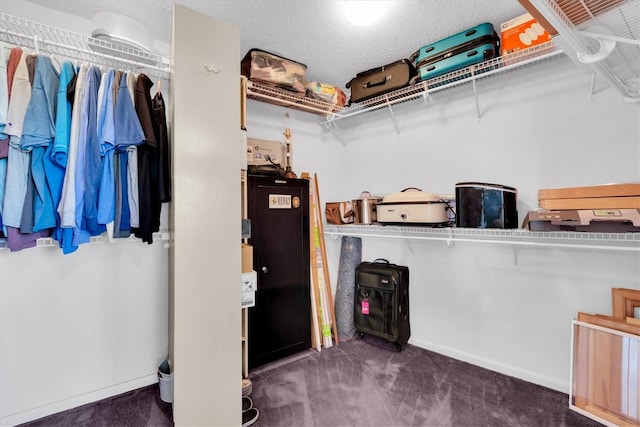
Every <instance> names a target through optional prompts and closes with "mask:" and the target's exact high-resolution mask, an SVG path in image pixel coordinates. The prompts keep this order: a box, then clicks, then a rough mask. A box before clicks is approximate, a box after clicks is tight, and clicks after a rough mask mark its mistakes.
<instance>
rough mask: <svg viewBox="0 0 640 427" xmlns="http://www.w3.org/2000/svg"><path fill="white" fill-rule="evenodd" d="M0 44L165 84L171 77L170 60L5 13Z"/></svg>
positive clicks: (0, 29)
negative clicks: (153, 79) (2, 42)
mask: <svg viewBox="0 0 640 427" xmlns="http://www.w3.org/2000/svg"><path fill="white" fill-rule="evenodd" d="M0 41H4V42H6V43H9V44H12V45H16V46H20V47H22V48H26V49H31V50H33V51H34V52H36V53H38V54H45V55H50V56H52V57H54V58H55V57H57V58H58V59H59V60H68V61H81V62H87V63H91V64H95V65H101V66H105V67H113V68H119V69H123V70H132V71H135V72H142V73H145V74H147V75H149V76H153V77H157V78H160V79H165V80H166V79H168V78H169V75H170V65H169V59H168V58H167V57H163V56H161V55H156V54H154V53H151V52H148V51H144V50H138V49H133V48H130V47H127V46H122V45H119V44H115V43H110V42H107V41H105V40H100V39H96V38H93V37H88V36H86V35H84V34H79V33H74V32H71V31H67V30H64V29H61V28H56V27H52V26H50V25H45V24H41V23H38V22H34V21H30V20H28V19H24V18H19V17H16V16H12V15H8V14H6V13H2V14H0Z"/></svg>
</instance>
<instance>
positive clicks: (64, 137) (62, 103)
mask: <svg viewBox="0 0 640 427" xmlns="http://www.w3.org/2000/svg"><path fill="white" fill-rule="evenodd" d="M75 75H76V72H75V69H74V68H73V64H71V63H70V62H68V61H65V62H63V63H62V65H61V66H60V81H59V84H58V93H57V94H56V122H55V136H54V139H53V144H50V145H49V147H48V148H47V150H46V151H45V155H44V169H45V174H46V177H47V182H48V183H49V188H50V190H51V198H52V200H53V205H54V206H56V207H57V206H58V205H59V203H60V199H61V197H62V186H63V184H64V175H65V172H66V170H67V154H68V151H69V139H70V137H71V101H69V99H68V96H67V91H68V87H69V85H70V84H71V81H72V80H74V77H75ZM54 215H55V219H56V225H55V228H54V230H53V232H52V236H53V238H54V239H55V240H56V241H58V244H59V245H60V248H62V253H64V254H70V253H72V252H75V251H76V250H77V249H78V246H77V245H74V244H73V229H72V228H63V227H62V226H61V223H60V214H59V213H58V211H57V209H54Z"/></svg>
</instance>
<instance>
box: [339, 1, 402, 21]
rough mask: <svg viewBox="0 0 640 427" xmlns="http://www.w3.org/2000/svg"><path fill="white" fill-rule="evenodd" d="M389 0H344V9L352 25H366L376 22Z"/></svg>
mask: <svg viewBox="0 0 640 427" xmlns="http://www.w3.org/2000/svg"><path fill="white" fill-rule="evenodd" d="M390 3H392V2H390V1H366V0H345V1H344V11H345V14H346V15H347V19H348V20H349V22H351V23H352V24H353V25H357V26H359V27H366V26H369V25H372V24H374V23H376V22H377V21H378V20H379V19H380V18H381V17H382V15H383V14H384V12H385V11H386V10H387V8H388V6H389V4H390Z"/></svg>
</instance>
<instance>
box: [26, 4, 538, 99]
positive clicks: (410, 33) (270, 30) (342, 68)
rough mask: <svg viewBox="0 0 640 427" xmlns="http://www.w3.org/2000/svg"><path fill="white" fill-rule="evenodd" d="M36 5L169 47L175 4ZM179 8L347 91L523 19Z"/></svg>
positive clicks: (496, 13)
mask: <svg viewBox="0 0 640 427" xmlns="http://www.w3.org/2000/svg"><path fill="white" fill-rule="evenodd" d="M30 1H31V3H35V4H38V5H41V6H45V7H49V8H52V9H55V10H58V11H61V12H65V13H69V14H72V15H76V16H80V17H82V18H86V19H89V20H90V19H92V18H93V16H94V15H95V14H96V13H99V12H116V13H120V14H125V15H128V16H130V17H131V18H133V19H135V20H136V21H138V22H140V23H142V24H144V25H145V26H146V27H147V30H148V31H149V32H150V34H151V36H152V37H153V38H154V39H156V40H159V41H163V42H166V43H169V42H170V38H171V20H172V11H173V3H174V1H169V0H136V1H132V0H92V1H89V0H84V1H78V0H30ZM175 3H178V4H181V5H184V6H186V7H189V8H191V9H194V10H196V11H199V12H202V13H205V14H207V15H210V16H212V17H214V18H216V19H219V20H222V21H225V22H230V23H234V24H236V25H238V27H239V28H240V34H241V55H244V53H246V52H247V51H248V50H249V49H251V48H260V49H264V50H267V51H271V52H273V53H278V54H280V55H282V56H285V57H287V58H290V59H293V60H296V61H299V62H302V63H304V64H306V65H307V67H308V68H307V79H308V80H316V81H320V82H323V83H330V84H333V85H338V86H340V87H343V88H344V85H345V83H346V82H347V81H349V80H350V79H351V78H352V77H354V76H355V74H356V73H358V72H360V71H364V70H367V69H370V68H374V67H377V66H381V65H386V64H388V63H391V62H393V61H396V60H398V59H401V58H406V57H408V56H410V55H411V54H412V53H413V52H414V51H415V50H417V49H418V48H420V47H421V46H423V45H425V44H429V43H432V42H434V41H437V40H439V39H441V38H444V37H446V36H449V35H451V34H454V33H457V32H459V31H463V30H465V29H467V28H469V27H472V26H474V25H477V24H479V23H482V22H490V23H492V24H493V25H494V28H495V29H496V31H498V32H499V28H500V24H501V23H502V22H504V21H506V20H508V19H510V18H513V17H515V16H518V15H520V14H522V13H524V12H525V10H524V8H523V7H522V6H521V5H520V4H519V3H518V1H517V0H412V1H389V2H386V3H388V7H387V11H386V13H385V14H384V16H383V17H382V18H381V19H380V20H379V21H378V22H377V23H376V24H375V25H373V26H371V27H364V28H363V27H357V26H354V25H352V24H350V23H349V22H348V21H347V19H346V17H345V14H344V9H343V6H344V1H341V0H335V1H330V0H316V1H306V0H305V1H303V0H270V1H265V0H176V1H175ZM60 26H61V27H63V24H62V23H61V24H60ZM194 42H197V41H194ZM204 48H206V47H204V46H203V49H204Z"/></svg>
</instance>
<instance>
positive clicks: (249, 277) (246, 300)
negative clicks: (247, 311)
mask: <svg viewBox="0 0 640 427" xmlns="http://www.w3.org/2000/svg"><path fill="white" fill-rule="evenodd" d="M241 286H242V288H241V292H242V298H241V301H242V303H241V307H242V308H248V307H253V306H254V305H256V290H257V289H258V273H256V272H255V271H249V272H247V273H242V279H241Z"/></svg>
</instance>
